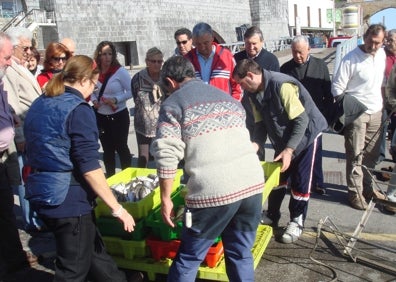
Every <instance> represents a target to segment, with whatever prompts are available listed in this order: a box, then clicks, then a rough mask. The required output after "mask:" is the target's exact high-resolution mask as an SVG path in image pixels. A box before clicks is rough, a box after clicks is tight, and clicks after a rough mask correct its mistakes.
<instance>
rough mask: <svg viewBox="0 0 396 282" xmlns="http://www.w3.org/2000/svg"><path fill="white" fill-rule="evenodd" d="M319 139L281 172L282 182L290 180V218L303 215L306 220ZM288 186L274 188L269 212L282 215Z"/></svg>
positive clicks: (269, 203) (269, 201)
mask: <svg viewBox="0 0 396 282" xmlns="http://www.w3.org/2000/svg"><path fill="white" fill-rule="evenodd" d="M316 145H317V139H315V141H314V142H313V143H312V144H311V145H309V146H308V147H307V148H306V149H305V150H303V151H302V152H301V153H300V154H299V155H298V156H296V157H295V158H294V159H293V160H292V161H291V163H290V167H289V168H288V169H287V171H285V172H284V173H282V174H281V179H280V183H285V182H286V181H288V182H289V184H290V185H289V186H290V187H291V197H290V201H289V212H290V220H292V219H293V218H296V217H299V216H300V215H303V220H305V218H306V216H307V211H308V201H309V198H310V193H311V187H312V177H313V169H314V160H315V152H316ZM285 194H286V188H281V189H276V190H272V191H271V193H270V195H269V197H268V212H269V213H271V214H273V215H275V216H276V217H280V208H281V204H282V201H283V198H284V196H285Z"/></svg>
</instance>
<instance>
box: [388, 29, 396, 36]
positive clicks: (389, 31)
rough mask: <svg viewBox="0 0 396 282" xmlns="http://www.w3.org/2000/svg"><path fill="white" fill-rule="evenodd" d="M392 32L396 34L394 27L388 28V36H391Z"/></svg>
mask: <svg viewBox="0 0 396 282" xmlns="http://www.w3.org/2000/svg"><path fill="white" fill-rule="evenodd" d="M394 34H396V29H391V30H388V37H391V36H393V35H394Z"/></svg>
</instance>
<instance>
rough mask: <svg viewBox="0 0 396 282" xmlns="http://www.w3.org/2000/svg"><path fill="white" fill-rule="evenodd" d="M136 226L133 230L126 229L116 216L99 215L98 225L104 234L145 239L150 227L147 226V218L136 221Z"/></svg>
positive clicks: (136, 239) (130, 238) (127, 238)
mask: <svg viewBox="0 0 396 282" xmlns="http://www.w3.org/2000/svg"><path fill="white" fill-rule="evenodd" d="M135 224H136V225H135V228H134V230H133V231H132V232H127V231H125V230H124V225H123V224H122V223H121V222H120V221H118V219H116V218H114V217H98V218H96V225H97V226H98V229H99V231H100V234H102V235H103V236H114V237H119V238H121V239H124V240H134V241H139V240H144V239H145V238H146V236H147V234H148V233H149V231H150V229H149V228H148V227H147V226H146V222H145V219H144V218H142V219H139V220H136V221H135Z"/></svg>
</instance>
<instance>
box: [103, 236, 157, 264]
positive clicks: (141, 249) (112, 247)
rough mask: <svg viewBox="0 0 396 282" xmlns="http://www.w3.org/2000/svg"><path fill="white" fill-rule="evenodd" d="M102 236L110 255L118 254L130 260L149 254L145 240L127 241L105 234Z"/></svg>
mask: <svg viewBox="0 0 396 282" xmlns="http://www.w3.org/2000/svg"><path fill="white" fill-rule="evenodd" d="M102 238H103V242H104V244H105V247H106V251H107V253H109V254H110V255H112V256H119V257H123V258H125V259H128V260H132V259H134V258H142V257H146V256H148V255H150V249H149V247H148V246H147V244H146V240H142V241H129V240H122V239H120V238H116V237H106V236H103V237H102Z"/></svg>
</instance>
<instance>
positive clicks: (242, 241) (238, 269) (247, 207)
mask: <svg viewBox="0 0 396 282" xmlns="http://www.w3.org/2000/svg"><path fill="white" fill-rule="evenodd" d="M261 202H262V195H261V194H260V195H255V196H252V197H249V198H247V199H244V200H242V201H241V204H240V207H239V209H238V210H237V212H236V214H235V215H234V217H233V218H232V220H231V221H230V223H229V224H228V225H227V227H226V228H225V229H224V231H223V233H222V234H221V238H222V241H223V246H224V258H225V264H226V272H227V276H228V278H229V280H230V281H233V282H245V281H254V265H253V255H252V252H251V250H252V248H253V244H254V241H255V239H256V232H257V226H258V224H259V220H260V210H261Z"/></svg>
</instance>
